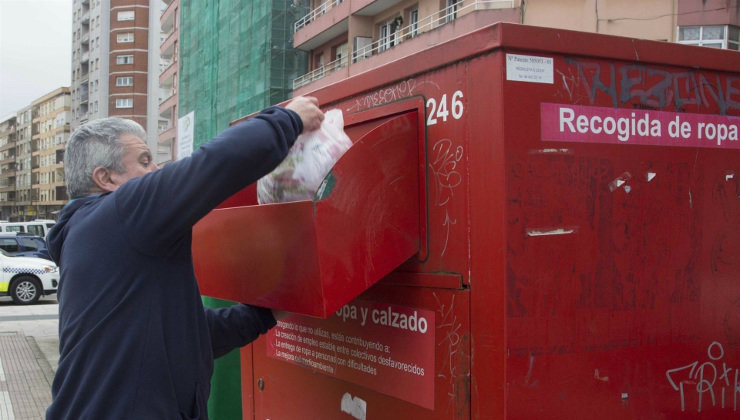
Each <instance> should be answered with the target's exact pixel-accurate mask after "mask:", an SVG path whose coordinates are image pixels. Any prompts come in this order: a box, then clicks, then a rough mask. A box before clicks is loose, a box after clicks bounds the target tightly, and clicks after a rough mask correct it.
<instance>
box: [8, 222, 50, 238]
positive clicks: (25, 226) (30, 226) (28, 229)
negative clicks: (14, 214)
mask: <svg viewBox="0 0 740 420" xmlns="http://www.w3.org/2000/svg"><path fill="white" fill-rule="evenodd" d="M55 223H56V221H54V220H48V219H36V220H31V221H29V222H0V232H16V233H18V232H22V233H30V234H32V235H36V236H41V237H42V238H46V234H47V233H49V230H50V229H51V228H52V226H54V224H55Z"/></svg>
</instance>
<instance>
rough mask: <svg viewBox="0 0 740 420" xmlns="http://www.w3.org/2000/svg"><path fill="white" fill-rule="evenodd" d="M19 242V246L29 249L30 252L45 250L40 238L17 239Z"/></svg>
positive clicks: (44, 244)
mask: <svg viewBox="0 0 740 420" xmlns="http://www.w3.org/2000/svg"><path fill="white" fill-rule="evenodd" d="M18 239H20V241H21V244H23V246H24V247H26V248H29V249H31V250H34V251H35V250H37V249H43V248H46V243H44V240H43V239H41V238H18Z"/></svg>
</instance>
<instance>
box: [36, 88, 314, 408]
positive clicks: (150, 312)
mask: <svg viewBox="0 0 740 420" xmlns="http://www.w3.org/2000/svg"><path fill="white" fill-rule="evenodd" d="M322 119H323V113H322V112H321V110H320V109H319V108H318V103H317V101H316V99H315V98H305V97H299V98H296V99H294V100H293V101H291V102H290V103H289V104H288V105H287V106H286V107H284V108H283V107H271V108H268V109H266V110H264V111H262V112H261V113H259V114H258V115H257V116H255V117H254V118H252V119H250V120H248V121H246V122H243V123H241V124H238V125H235V126H233V127H230V128H228V129H227V130H225V131H223V132H222V133H221V134H220V135H219V136H217V137H216V138H215V139H213V140H212V141H210V142H208V143H206V144H205V145H203V146H202V147H201V148H199V149H198V150H196V151H195V152H193V154H192V156H190V157H189V158H185V159H182V160H180V161H177V162H174V163H171V164H169V165H166V166H165V167H164V168H162V169H158V168H157V165H156V164H155V163H154V162H153V160H152V155H151V152H150V151H149V148H148V147H147V145H146V143H145V142H144V138H145V136H146V134H145V132H144V130H143V129H142V128H141V126H140V125H138V124H137V123H135V122H133V121H129V120H123V119H120V118H106V119H102V120H97V121H93V122H90V123H88V124H86V125H84V126H81V127H80V128H78V129H77V130H76V131H75V132H74V133H73V134H72V137H71V138H70V140H69V142H68V144H67V148H66V155H65V173H66V178H67V191H68V193H69V195H70V197H71V198H72V200H71V201H70V202H69V203H68V204H67V205H66V206H65V208H64V209H63V210H62V212H61V214H60V218H59V221H58V222H57V224H56V226H55V227H54V229H53V230H52V231H51V232H50V233H49V249H50V251H51V253H52V256H53V258H54V260H55V261H56V262H57V263H58V264H59V266H60V267H61V284H60V285H59V291H58V297H59V337H60V359H59V365H58V370H57V373H56V376H55V378H54V383H53V385H52V395H53V402H52V404H51V406H50V407H49V409H48V410H47V419H50V420H56V419H74V420H81V419H95V420H97V419H136V420H143V419H193V418H199V419H206V418H207V417H208V414H207V411H206V402H207V400H208V395H209V391H210V380H211V374H212V370H213V359H214V358H216V357H219V356H221V355H224V354H226V353H227V352H229V351H231V350H232V349H235V348H237V347H240V346H244V345H246V344H248V343H250V342H251V341H253V340H254V339H256V338H257V337H258V336H259V334H262V333H265V332H266V331H267V330H268V329H269V328H271V327H273V326H274V325H275V322H276V321H275V316H276V315H277V316H278V317H279V316H282V315H278V314H275V315H274V314H273V313H272V312H271V311H270V310H269V309H264V308H257V307H252V306H249V305H236V306H233V307H231V308H225V309H219V310H212V309H208V308H204V307H203V305H202V303H201V299H200V294H199V291H198V285H197V283H196V280H195V275H194V274H193V260H192V255H191V251H190V245H191V228H192V227H193V225H194V224H195V223H196V222H197V221H198V220H199V219H200V218H201V217H203V216H204V215H205V214H206V213H208V212H209V211H210V210H212V209H213V208H214V207H215V206H217V205H218V204H219V203H221V202H222V201H223V200H225V199H226V198H228V197H229V196H231V195H233V194H234V193H236V192H237V191H239V190H240V189H241V188H243V187H245V186H247V185H249V184H251V183H253V182H254V181H256V180H257V179H259V178H260V177H261V176H263V175H265V174H266V173H268V172H269V171H270V170H272V169H273V168H274V167H275V166H277V164H278V163H280V162H281V161H282V160H283V158H284V157H285V156H286V154H287V152H288V149H289V148H290V146H291V145H292V144H293V142H294V141H295V140H296V137H297V136H298V135H299V134H300V133H301V132H302V131H304V130H306V131H309V130H312V129H316V128H318V127H319V125H320V124H321V120H322ZM244 240H251V241H259V240H260V238H244ZM234 275H238V276H244V278H245V280H244V281H249V273H234Z"/></svg>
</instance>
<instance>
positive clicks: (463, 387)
mask: <svg viewBox="0 0 740 420" xmlns="http://www.w3.org/2000/svg"><path fill="white" fill-rule="evenodd" d="M433 295H434V299H435V300H436V301H437V306H438V309H437V312H439V315H440V319H441V322H440V323H439V325H437V330H438V331H439V332H441V334H438V335H437V337H441V339H440V340H439V342H438V343H437V346H440V347H442V348H443V349H444V350H446V352H447V357H445V361H444V363H443V364H442V366H441V367H440V369H439V371H438V372H437V377H440V378H445V379H447V380H449V382H450V385H451V389H450V391H449V392H448V394H447V395H448V396H449V397H450V402H451V403H453V405H456V406H458V407H462V405H461V404H454V403H455V400H458V401H466V400H467V397H468V396H467V393H468V382H467V381H468V375H467V374H466V373H465V366H467V365H468V364H467V360H466V356H465V354H464V353H465V348H464V346H463V342H464V337H463V336H462V334H461V333H462V323H461V322H460V321H459V320H458V319H457V315H456V314H455V295H452V297H451V298H450V303H449V304H445V303H444V302H442V300H441V299H440V297H439V296H437V294H436V293H433Z"/></svg>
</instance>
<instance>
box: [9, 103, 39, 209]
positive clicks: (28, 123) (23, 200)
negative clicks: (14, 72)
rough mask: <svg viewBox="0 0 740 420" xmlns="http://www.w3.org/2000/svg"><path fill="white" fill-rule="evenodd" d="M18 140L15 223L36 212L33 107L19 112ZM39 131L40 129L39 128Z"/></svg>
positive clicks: (30, 106)
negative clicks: (34, 198) (33, 181)
mask: <svg viewBox="0 0 740 420" xmlns="http://www.w3.org/2000/svg"><path fill="white" fill-rule="evenodd" d="M16 116H17V128H16V129H17V138H16V148H15V150H16V177H15V188H16V192H15V205H14V207H13V212H12V214H11V219H12V220H13V221H19V220H23V218H22V215H25V214H26V213H27V212H31V211H35V208H34V207H33V203H32V201H31V197H32V196H33V189H32V183H31V179H32V167H33V165H32V161H33V131H34V126H33V116H34V115H33V105H29V106H27V107H25V108H23V109H21V110H19V111H18V113H17V114H16ZM37 130H38V127H37Z"/></svg>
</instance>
